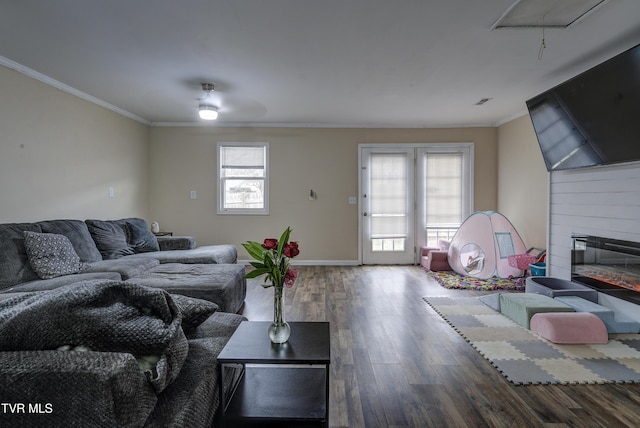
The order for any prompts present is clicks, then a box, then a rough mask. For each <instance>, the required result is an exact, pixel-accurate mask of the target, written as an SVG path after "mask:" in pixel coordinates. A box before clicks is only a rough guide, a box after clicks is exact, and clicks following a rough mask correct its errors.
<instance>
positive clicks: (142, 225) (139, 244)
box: [121, 218, 160, 253]
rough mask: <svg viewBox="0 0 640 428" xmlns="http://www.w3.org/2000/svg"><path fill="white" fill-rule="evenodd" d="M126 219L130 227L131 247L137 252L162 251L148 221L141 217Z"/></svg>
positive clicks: (129, 240)
mask: <svg viewBox="0 0 640 428" xmlns="http://www.w3.org/2000/svg"><path fill="white" fill-rule="evenodd" d="M121 221H124V222H125V223H126V225H127V229H128V232H129V234H128V241H127V242H128V243H129V247H131V248H132V249H133V251H134V252H136V253H146V252H150V251H160V245H159V244H158V239H157V238H156V236H155V235H154V234H153V233H151V230H149V226H148V225H147V222H146V221H145V220H143V219H141V218H125V219H122V220H121Z"/></svg>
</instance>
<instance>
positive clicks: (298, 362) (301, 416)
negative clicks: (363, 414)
mask: <svg viewBox="0 0 640 428" xmlns="http://www.w3.org/2000/svg"><path fill="white" fill-rule="evenodd" d="M269 324H270V323H269V322H262V321H244V322H242V323H241V324H240V326H239V327H238V329H237V330H236V331H235V333H234V334H233V336H231V338H230V339H229V342H228V343H227V345H226V346H225V347H224V349H223V350H222V352H220V355H219V356H218V362H219V363H220V385H221V386H220V388H221V393H220V398H221V407H220V411H221V421H222V423H223V424H225V425H227V426H234V427H235V426H239V424H241V423H242V421H244V422H251V423H262V422H276V421H277V426H285V425H286V423H287V422H290V423H291V424H295V425H296V426H301V425H304V426H307V425H309V426H314V425H318V426H323V427H327V426H329V364H330V362H331V344H330V335H329V323H328V322H291V323H289V324H290V325H291V336H290V337H289V341H288V342H286V343H283V344H280V345H275V344H272V343H271V341H270V340H269V336H268V334H267V329H268V327H269ZM224 385H229V387H228V388H225V387H224ZM225 389H226V391H225Z"/></svg>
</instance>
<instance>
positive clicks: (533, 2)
mask: <svg viewBox="0 0 640 428" xmlns="http://www.w3.org/2000/svg"><path fill="white" fill-rule="evenodd" d="M606 2H607V0H562V1H558V0H517V1H516V2H515V3H513V4H512V5H511V6H510V7H509V8H508V9H507V11H506V12H505V13H504V14H502V16H501V17H500V18H499V19H498V20H497V21H496V22H495V24H493V26H492V27H491V29H492V30H495V29H497V28H540V27H542V28H567V27H570V26H572V25H574V24H576V23H577V22H578V21H580V20H581V19H583V18H584V17H585V16H587V15H589V14H591V13H593V12H594V11H595V10H596V9H598V8H599V7H600V6H602V5H603V4H604V3H606Z"/></svg>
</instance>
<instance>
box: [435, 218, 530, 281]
mask: <svg viewBox="0 0 640 428" xmlns="http://www.w3.org/2000/svg"><path fill="white" fill-rule="evenodd" d="M526 251H527V250H526V248H525V246H524V242H522V238H520V235H518V232H517V231H516V229H515V228H514V227H513V225H512V224H511V222H510V221H509V220H508V219H507V218H506V217H505V216H504V215H502V214H500V213H499V212H496V211H476V212H474V213H473V214H471V215H470V216H469V217H467V219H466V220H465V221H464V222H463V223H462V224H461V225H460V228H459V229H458V231H457V232H456V234H455V235H454V236H453V238H452V239H451V244H450V246H449V253H448V260H449V265H451V269H453V270H454V271H455V272H457V273H459V274H461V275H469V276H474V277H476V278H480V279H487V278H491V277H493V276H497V277H500V278H509V277H512V276H522V275H523V274H524V272H523V271H522V270H520V269H518V268H516V267H512V266H509V256H512V255H515V254H522V253H526Z"/></svg>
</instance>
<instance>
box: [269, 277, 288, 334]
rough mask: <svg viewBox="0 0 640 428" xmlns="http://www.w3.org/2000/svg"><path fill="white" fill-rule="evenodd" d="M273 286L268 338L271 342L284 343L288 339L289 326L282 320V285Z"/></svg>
mask: <svg viewBox="0 0 640 428" xmlns="http://www.w3.org/2000/svg"><path fill="white" fill-rule="evenodd" d="M273 288H274V294H273V322H272V323H271V325H269V339H271V342H272V343H285V342H286V341H287V340H289V335H290V334H291V327H290V326H289V324H288V323H287V322H286V321H285V320H284V287H283V286H280V287H278V286H274V287H273Z"/></svg>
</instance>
